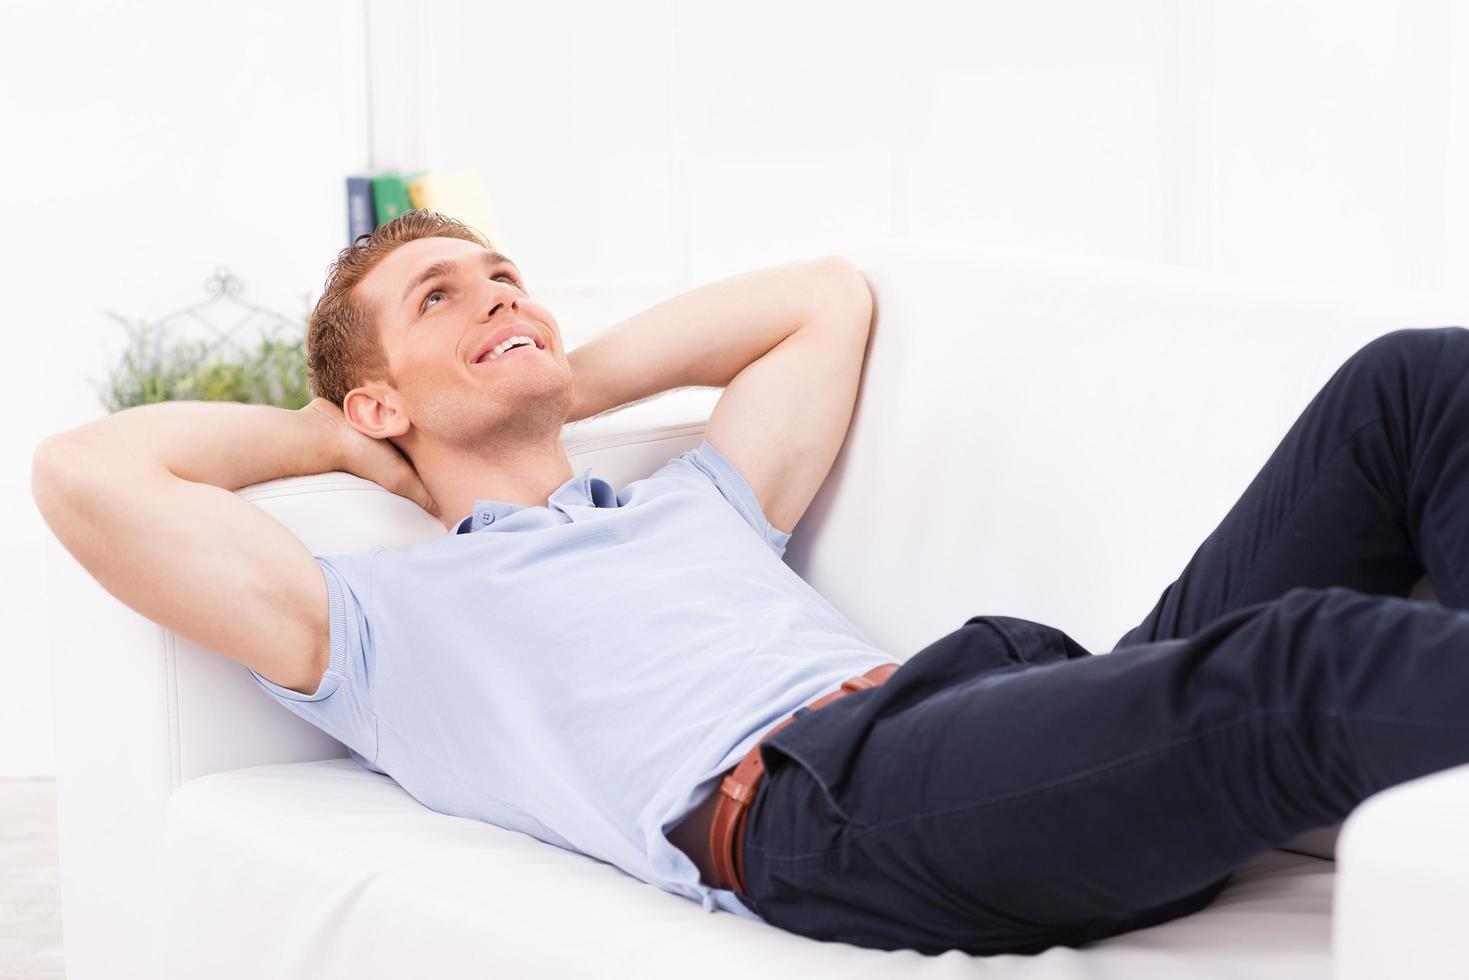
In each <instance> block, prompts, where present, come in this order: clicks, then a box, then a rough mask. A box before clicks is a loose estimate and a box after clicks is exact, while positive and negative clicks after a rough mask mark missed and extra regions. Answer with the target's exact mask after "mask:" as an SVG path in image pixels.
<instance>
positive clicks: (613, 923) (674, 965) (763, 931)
mask: <svg viewBox="0 0 1469 980" xmlns="http://www.w3.org/2000/svg"><path fill="white" fill-rule="evenodd" d="M166 821H167V834H166V839H167V844H166V857H165V861H164V865H163V871H162V873H163V875H164V876H165V880H164V888H163V894H164V895H165V896H166V899H165V902H166V905H165V909H164V913H165V914H164V915H163V916H162V917H161V918H160V922H161V926H162V930H163V931H162V933H161V937H160V938H162V939H164V940H165V941H164V942H163V943H162V944H161V954H162V956H163V962H164V964H165V969H164V971H163V973H164V975H165V976H173V977H183V976H199V977H206V976H207V977H210V978H213V980H224V978H233V977H241V978H243V977H256V978H258V977H281V978H284V977H301V978H308V977H309V978H313V980H332V978H338V977H340V978H343V980H346V978H353V980H356V978H360V977H363V976H375V977H381V976H405V977H407V976H424V977H453V976H465V975H468V974H467V972H466V971H468V970H471V969H473V970H474V971H475V975H484V976H503V977H519V976H537V977H550V976H556V977H586V976H599V977H623V976H626V977H638V978H649V977H661V976H667V977H677V978H680V980H686V978H687V977H689V976H690V975H692V974H691V972H690V971H691V970H692V969H695V968H696V967H697V969H698V975H699V976H701V977H711V976H728V977H740V978H748V977H749V976H751V975H752V974H755V975H759V974H761V973H762V972H764V973H766V974H767V975H769V976H801V975H809V976H842V977H845V978H849V980H856V978H861V977H891V976H897V975H901V976H912V977H928V978H938V977H957V976H966V977H987V978H988V977H1015V978H1023V980H1083V978H1085V980H1111V978H1115V980H1148V978H1152V977H1157V978H1160V980H1165V978H1166V980H1173V978H1176V977H1182V976H1187V977H1189V978H1213V977H1218V978H1220V980H1224V978H1231V980H1232V978H1238V977H1252V978H1257V980H1267V978H1277V977H1278V978H1280V980H1317V978H1319V980H1326V978H1327V977H1329V976H1330V972H1331V969H1330V968H1331V964H1330V948H1331V947H1330V932H1331V917H1330V913H1331V894H1332V879H1333V874H1332V872H1333V870H1334V863H1333V862H1331V861H1327V860H1322V859H1321V858H1317V857H1311V856H1307V855H1304V854H1296V853H1291V852H1287V851H1283V850H1272V851H1267V852H1265V853H1264V854H1261V855H1260V856H1259V857H1257V858H1256V859H1255V860H1253V861H1251V862H1250V863H1249V864H1247V865H1245V866H1244V867H1243V868H1241V869H1240V870H1239V871H1238V872H1237V873H1236V876H1235V879H1234V881H1233V882H1231V884H1230V885H1229V887H1228V888H1227V889H1226V890H1225V891H1224V893H1223V894H1222V895H1220V896H1219V898H1218V899H1217V900H1216V901H1215V902H1214V903H1213V904H1211V905H1210V906H1209V907H1207V908H1205V909H1204V910H1203V911H1201V912H1199V913H1197V914H1194V915H1191V916H1187V917H1185V918H1182V919H1176V920H1174V921H1172V922H1167V923H1164V924H1162V925H1159V926H1154V927H1152V928H1149V929H1142V930H1138V931H1136V932H1132V933H1128V934H1125V935H1122V936H1114V937H1112V938H1110V939H1106V940H1102V941H1100V942H1097V943H1093V944H1091V945H1090V946H1088V947H1087V948H1086V950H1085V951H1084V952H1082V951H1078V950H1074V949H1070V948H1066V947H1056V948H1053V949H1050V950H1047V951H1046V952H1044V953H1041V954H1039V955H1034V956H1018V955H1016V956H989V957H971V956H968V955H965V954H964V953H961V952H957V951H953V952H949V953H945V954H944V955H941V956H925V955H923V954H920V953H916V952H913V951H908V950H905V951H900V952H886V951H882V950H870V949H861V948H859V947H856V946H850V945H846V944H842V943H820V942H813V941H811V940H809V939H805V938H802V937H799V936H794V935H791V934H789V933H786V932H783V931H781V930H779V929H773V928H770V927H768V926H763V925H761V924H759V923H756V922H751V921H747V920H745V919H742V918H740V917H738V916H735V915H730V914H727V913H713V914H711V913H707V912H705V911H703V909H701V908H700V907H699V906H698V905H697V904H695V903H694V902H691V901H688V900H687V899H683V898H680V897H678V896H675V895H670V894H666V893H664V892H662V891H659V890H658V889H656V888H654V887H653V886H651V885H646V884H644V883H643V882H640V881H638V880H637V879H635V878H632V877H630V876H629V875H627V874H624V873H623V872H622V871H619V870H618V869H617V868H615V867H613V866H612V865H609V864H605V863H603V862H600V861H596V860H594V859H592V858H588V857H585V856H583V855H580V854H574V853H572V852H569V851H564V850H561V849H559V848H555V847H548V846H547V845H545V844H543V843H541V842H540V841H537V840H534V839H532V838H530V837H527V836H525V835H523V834H519V833H515V832H513V831H507V830H502V829H500V828H498V827H494V826H491V825H489V824H485V823H480V822H478V821H474V820H466V819H462V818H459V817H451V816H446V815H444V814H441V813H437V812H435V811H433V810H430V809H428V808H427V807H424V806H423V805H422V804H420V803H419V802H418V801H417V800H415V799H413V798H412V797H411V796H409V795H408V794H407V793H406V792H404V790H403V789H402V788H401V787H399V785H398V784H397V783H396V782H394V781H393V780H392V779H389V778H388V777H386V776H382V775H379V774H377V773H375V772H371V771H369V770H367V769H364V768H362V767H361V766H360V765H358V764H357V763H356V762H354V761H352V760H351V759H329V760H324V761H316V762H301V763H287V764H276V765H264V766H252V767H250V768H246V769H237V770H234V771H230V772H219V773H214V774H211V775H208V776H203V777H200V778H198V779H193V780H190V781H189V782H187V783H185V784H184V785H182V786H180V787H179V788H178V789H177V790H175V791H174V793H173V794H172V796H171V798H170V799H169V803H168V806H167V816H166ZM1246 936H1247V937H1249V941H1248V942H1241V941H1240V940H1241V937H1246ZM487 937H492V940H491V941H489V942H486V939H487ZM472 949H473V950H483V951H484V953H483V954H482V955H484V957H485V959H484V960H482V961H477V962H474V963H466V962H464V961H463V959H462V957H463V955H464V954H463V951H465V950H472ZM808 971H809V972H808Z"/></svg>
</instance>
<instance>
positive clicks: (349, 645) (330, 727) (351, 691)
mask: <svg viewBox="0 0 1469 980" xmlns="http://www.w3.org/2000/svg"><path fill="white" fill-rule="evenodd" d="M382 550H383V549H382V548H375V549H373V550H372V551H370V552H366V553H363V554H360V555H333V556H321V555H317V556H315V557H316V564H317V567H319V568H320V569H321V573H322V576H323V577H324V578H325V579H326V592H327V615H328V619H329V623H330V632H331V661H330V663H329V664H328V665H327V669H326V673H325V674H323V675H322V678H321V684H320V685H318V686H317V689H316V690H315V691H314V692H312V693H311V694H302V693H301V692H300V691H293V690H291V689H290V688H287V687H282V686H280V685H279V684H276V683H274V682H272V681H269V680H267V679H266V678H264V677H262V676H260V674H258V673H256V671H255V670H253V669H251V668H246V669H248V670H250V675H251V676H252V677H254V678H255V682H256V683H257V684H259V685H260V686H261V687H263V688H264V689H265V690H266V692H267V693H269V694H270V695H271V696H272V697H273V698H274V699H275V700H276V701H278V702H280V703H281V704H282V705H284V706H285V707H286V708H287V709H288V710H289V711H291V712H292V713H293V714H296V715H299V716H300V717H302V718H304V719H305V720H307V721H309V722H310V723H311V724H313V725H315V726H316V727H317V728H319V729H321V730H322V731H324V732H326V733H327V734H328V735H330V736H331V737H332V738H335V739H336V740H337V741H339V742H341V743H342V744H343V745H345V746H346V747H347V748H348V750H349V751H350V752H351V754H352V757H353V758H354V759H356V760H357V761H358V762H359V763H361V764H363V765H364V766H366V767H368V768H374V767H373V765H372V763H374V762H376V760H377V751H378V742H377V713H376V711H375V710H374V707H373V697H372V693H373V692H372V677H373V665H374V663H375V660H376V656H375V651H374V648H373V631H372V623H371V610H372V565H373V560H374V559H375V558H376V557H377V555H378V554H379V553H380V552H381V551H382Z"/></svg>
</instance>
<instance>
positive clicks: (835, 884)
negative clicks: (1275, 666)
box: [745, 641, 1262, 953]
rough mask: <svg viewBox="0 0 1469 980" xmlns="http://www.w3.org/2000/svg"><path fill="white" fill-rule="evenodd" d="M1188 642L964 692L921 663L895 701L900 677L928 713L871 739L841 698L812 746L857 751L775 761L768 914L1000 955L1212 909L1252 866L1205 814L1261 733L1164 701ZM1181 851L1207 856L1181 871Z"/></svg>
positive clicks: (1003, 672)
mask: <svg viewBox="0 0 1469 980" xmlns="http://www.w3.org/2000/svg"><path fill="white" fill-rule="evenodd" d="M1185 642H1186V641H1173V642H1168V643H1160V644H1150V645H1147V646H1139V647H1134V648H1132V649H1130V650H1128V651H1127V652H1126V653H1125V654H1123V655H1118V656H1113V655H1104V656H1095V657H1092V656H1087V657H1078V658H1075V659H1065V660H1053V661H1050V662H1046V663H1041V664H1024V663H1020V664H1009V665H1005V666H998V667H992V668H990V669H988V670H985V671H983V672H981V673H978V674H976V675H974V676H972V677H970V678H967V679H955V676H954V675H955V671H954V669H953V667H952V664H937V663H928V664H918V665H917V666H919V668H920V671H921V670H922V668H923V667H928V668H930V670H933V671H935V672H942V673H946V674H947V675H948V677H947V678H946V681H945V684H946V686H945V687H944V688H943V689H942V690H935V689H932V688H930V687H929V685H927V684H925V683H924V682H923V681H924V679H923V678H922V677H918V676H915V674H914V673H912V672H910V674H909V676H908V677H906V678H904V677H903V671H904V670H907V669H908V667H910V666H914V662H913V661H910V662H909V664H906V665H905V666H904V668H903V669H902V670H900V671H898V673H896V674H895V675H894V676H893V678H892V679H891V680H889V681H888V683H887V684H886V685H884V686H883V687H884V688H891V687H893V685H894V684H897V683H899V682H900V678H901V679H902V681H904V682H906V683H907V684H908V685H911V686H914V687H917V688H921V689H924V693H923V694H922V696H919V697H911V698H908V699H906V703H903V702H904V701H905V699H904V698H903V697H901V696H899V697H893V698H892V700H893V702H894V705H893V707H894V709H895V710H891V711H888V712H885V713H883V714H882V715H881V716H880V717H875V718H865V719H863V720H862V721H860V722H859V721H855V720H854V719H855V716H856V715H857V714H859V713H860V712H856V711H853V710H851V708H852V707H854V706H855V705H854V706H847V710H845V712H844V711H843V702H842V701H838V702H834V703H833V704H831V705H829V706H827V707H826V708H823V709H821V711H819V712H813V713H811V714H810V715H809V716H807V717H806V718H803V721H804V722H805V723H806V725H807V726H808V731H807V735H808V737H813V738H814V737H815V736H814V735H812V732H813V731H814V729H815V728H816V727H817V726H818V724H821V723H824V724H822V726H821V727H822V728H823V732H822V736H823V737H825V738H829V739H831V740H832V742H833V743H844V744H847V745H850V746H852V747H853V751H852V752H851V753H850V755H849V756H848V757H847V759H846V760H845V762H844V763H836V762H834V761H833V760H832V759H825V758H820V759H812V758H808V757H806V755H805V753H804V752H803V751H802V747H801V746H796V747H795V748H794V751H793V752H787V751H785V750H783V749H780V748H774V749H773V750H772V751H769V752H767V753H766V758H767V764H768V766H769V770H768V774H767V777H766V783H765V785H764V786H762V789H761V793H760V795H759V796H758V797H757V799H756V802H755V809H754V810H753V811H752V813H751V817H750V830H749V831H748V832H747V836H746V839H745V871H746V878H747V881H748V882H749V885H750V889H751V892H752V894H753V895H754V897H755V899H756V902H757V903H758V904H757V911H759V912H760V914H762V915H763V916H765V917H766V918H767V919H770V920H771V921H772V922H774V923H775V924H777V925H783V926H785V927H786V928H791V929H792V930H793V931H797V932H800V933H802V934H805V935H814V936H817V937H819V938H825V939H838V940H844V941H849V942H854V943H857V944H859V945H864V946H877V947H879V948H889V949H896V948H916V949H922V950H925V951H932V952H937V951H940V950H943V949H951V948H962V949H967V950H969V951H971V952H975V953H994V952H1018V951H1025V950H1026V949H1027V948H1029V949H1031V950H1033V951H1038V950H1040V949H1043V948H1046V947H1047V946H1051V945H1055V944H1057V943H1062V942H1066V941H1067V940H1068V938H1070V937H1075V936H1077V935H1078V930H1079V929H1081V928H1083V927H1084V924H1087V923H1095V921H1096V920H1097V919H1098V918H1099V917H1106V916H1122V915H1125V914H1127V913H1129V912H1134V913H1136V912H1141V911H1143V910H1144V909H1145V908H1151V907H1153V906H1156V905H1158V904H1160V903H1162V902H1174V901H1177V902H1179V903H1181V904H1179V907H1178V910H1177V911H1176V912H1175V913H1174V914H1184V913H1185V912H1187V911H1193V910H1194V909H1196V908H1199V907H1202V905H1203V904H1206V903H1207V901H1208V900H1209V899H1210V898H1212V897H1213V895H1214V894H1216V893H1217V891H1218V889H1219V888H1222V887H1223V885H1224V883H1225V880H1226V879H1227V876H1228V874H1229V873H1230V871H1231V870H1232V869H1233V868H1234V867H1237V866H1238V864H1239V863H1241V862H1240V861H1239V860H1237V858H1238V854H1239V847H1238V845H1237V844H1236V845H1235V846H1230V845H1229V844H1228V843H1226V842H1223V841H1220V842H1218V844H1217V845H1216V844H1215V843H1214V842H1213V840H1212V838H1211V837H1210V835H1209V834H1208V833H1201V832H1200V828H1199V827H1198V826H1197V825H1196V821H1195V820H1194V819H1193V815H1194V814H1196V813H1198V812H1200V811H1201V810H1208V809H1209V808H1211V807H1214V806H1216V805H1217V799H1218V794H1219V792H1220V790H1221V787H1220V785H1219V783H1218V780H1217V773H1218V771H1219V769H1218V763H1219V762H1220V760H1221V758H1222V757H1224V756H1227V755H1228V754H1230V753H1234V752H1237V751H1238V750H1239V746H1240V741H1241V740H1242V739H1248V738H1258V737H1260V736H1261V733H1262V728H1261V727H1260V726H1257V725H1247V726H1245V727H1243V728H1241V727H1239V726H1231V725H1230V724H1228V723H1227V722H1223V723H1221V721H1216V720H1215V719H1214V718H1211V714H1217V717H1218V719H1220V720H1222V719H1225V718H1230V719H1231V720H1233V719H1237V717H1238V716H1237V715H1230V714H1229V713H1228V711H1227V710H1226V708H1225V707H1224V706H1223V705H1220V706H1219V707H1218V709H1217V711H1214V712H1211V710H1210V709H1209V708H1208V707H1207V706H1195V707H1192V708H1190V709H1189V710H1188V712H1187V715H1188V717H1180V715H1179V712H1178V711H1177V710H1176V708H1177V703H1176V700H1175V699H1171V698H1170V697H1169V695H1168V687H1169V685H1170V684H1171V683H1175V682H1176V681H1177V678H1178V670H1177V667H1176V665H1177V664H1178V663H1179V662H1180V660H1181V658H1182V657H1183V656H1184V653H1183V650H1182V645H1183V644H1184V643H1185ZM915 659H916V658H915ZM875 690H882V689H875ZM871 693H873V692H863V695H864V696H866V695H869V694H871ZM883 693H885V694H889V695H901V694H903V693H905V692H903V691H901V690H894V691H891V692H889V691H883ZM857 697H858V696H857V695H853V696H852V697H851V698H849V699H846V700H853V701H855V699H856V698H857ZM827 713H829V714H827ZM823 714H826V717H824V718H823V717H821V716H822V715H823ZM844 714H845V715H849V716H852V718H846V717H843V715H844ZM795 727H796V726H794V725H793V726H791V729H794V728H795ZM788 730H789V729H788ZM1185 847H1186V848H1188V849H1191V850H1193V851H1194V852H1195V853H1196V857H1195V858H1194V859H1193V860H1191V861H1190V862H1189V863H1188V866H1187V870H1186V872H1184V873H1182V874H1180V870H1181V869H1180V867H1179V865H1178V862H1177V861H1176V857H1177V854H1178V852H1179V850H1180V849H1182V848H1185ZM1160 879H1166V880H1160ZM1204 892H1207V894H1204ZM1027 944H1033V945H1030V946H1029V947H1027Z"/></svg>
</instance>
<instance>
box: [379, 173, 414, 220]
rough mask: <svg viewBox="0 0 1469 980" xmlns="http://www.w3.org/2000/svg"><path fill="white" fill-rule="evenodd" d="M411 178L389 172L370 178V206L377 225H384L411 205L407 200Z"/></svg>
mask: <svg viewBox="0 0 1469 980" xmlns="http://www.w3.org/2000/svg"><path fill="white" fill-rule="evenodd" d="M411 179H412V178H411V177H405V176H403V175H402V174H399V173H395V172H393V171H389V172H387V173H384V174H379V175H378V176H376V177H374V178H372V204H373V209H374V211H375V212H376V214H377V223H378V224H379V225H385V224H387V223H388V222H389V221H392V220H393V219H394V218H396V217H397V216H398V215H400V214H402V213H403V212H404V211H407V210H408V209H409V208H411V207H413V205H412V204H411V203H410V202H409V200H408V181H409V180H411Z"/></svg>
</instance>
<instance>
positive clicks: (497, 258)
mask: <svg viewBox="0 0 1469 980" xmlns="http://www.w3.org/2000/svg"><path fill="white" fill-rule="evenodd" d="M502 262H503V263H506V264H507V265H514V264H515V263H514V262H513V261H511V259H510V256H508V255H501V254H500V253H499V252H495V251H491V250H488V249H487V250H485V251H483V252H481V253H480V264H481V265H484V266H486V267H489V266H495V265H499V264H500V263H502ZM458 271H459V263H458V262H455V261H454V260H453V259H440V260H439V261H437V262H435V263H434V264H433V265H431V266H429V267H428V268H427V269H424V270H423V271H422V272H420V273H419V274H418V275H416V276H414V277H413V279H412V280H411V281H410V282H409V283H408V288H407V289H405V290H403V298H402V299H400V300H398V305H399V306H401V305H403V304H404V303H406V302H408V297H409V296H412V295H413V291H414V290H415V289H417V288H418V287H419V286H422V285H423V284H424V283H426V282H428V281H429V280H430V279H437V278H438V277H439V276H448V275H453V274H454V273H456V272H458Z"/></svg>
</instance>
